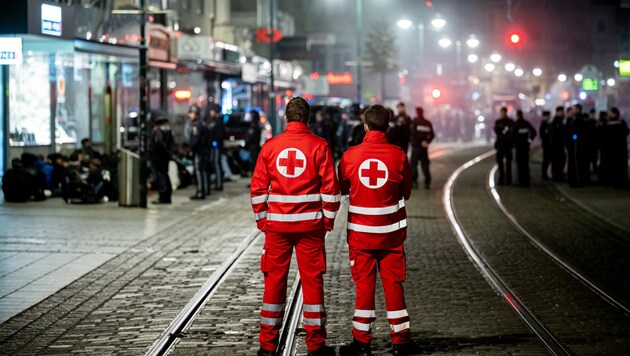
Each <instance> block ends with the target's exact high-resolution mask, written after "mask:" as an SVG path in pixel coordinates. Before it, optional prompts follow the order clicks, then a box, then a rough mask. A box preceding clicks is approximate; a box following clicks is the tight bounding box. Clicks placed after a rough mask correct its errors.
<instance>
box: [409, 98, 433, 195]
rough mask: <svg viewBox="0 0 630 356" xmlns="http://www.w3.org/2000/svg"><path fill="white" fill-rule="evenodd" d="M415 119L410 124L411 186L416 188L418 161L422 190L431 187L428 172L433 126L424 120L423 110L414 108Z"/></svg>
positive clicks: (429, 173) (429, 172)
mask: <svg viewBox="0 0 630 356" xmlns="http://www.w3.org/2000/svg"><path fill="white" fill-rule="evenodd" d="M416 115H417V116H416V117H415V118H414V119H413V121H412V122H411V182H412V183H411V184H412V187H413V188H418V160H420V164H421V165H422V174H424V188H425V189H429V188H430V187H431V171H430V170H429V144H430V143H431V141H433V138H435V134H434V132H433V125H432V124H431V122H430V121H429V120H427V119H425V118H424V110H423V109H422V108H421V107H417V108H416Z"/></svg>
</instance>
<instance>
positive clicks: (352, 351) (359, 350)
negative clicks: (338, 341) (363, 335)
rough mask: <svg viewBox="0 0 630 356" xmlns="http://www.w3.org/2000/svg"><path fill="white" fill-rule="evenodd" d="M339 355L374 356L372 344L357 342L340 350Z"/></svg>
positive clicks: (353, 341)
mask: <svg viewBox="0 0 630 356" xmlns="http://www.w3.org/2000/svg"><path fill="white" fill-rule="evenodd" d="M339 355H341V356H372V348H371V347H370V344H365V343H362V342H360V341H357V340H352V342H351V343H349V344H347V345H343V346H341V347H340V348H339Z"/></svg>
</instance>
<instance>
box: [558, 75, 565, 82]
mask: <svg viewBox="0 0 630 356" xmlns="http://www.w3.org/2000/svg"><path fill="white" fill-rule="evenodd" d="M558 81H560V82H566V81H567V75H566V74H564V73H561V74H560V75H558Z"/></svg>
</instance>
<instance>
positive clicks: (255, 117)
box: [249, 110, 260, 123]
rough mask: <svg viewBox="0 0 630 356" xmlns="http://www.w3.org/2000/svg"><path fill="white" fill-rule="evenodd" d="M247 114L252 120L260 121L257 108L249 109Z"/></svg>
mask: <svg viewBox="0 0 630 356" xmlns="http://www.w3.org/2000/svg"><path fill="white" fill-rule="evenodd" d="M249 116H250V117H251V118H252V122H255V123H258V122H259V121H260V113H259V112H258V111H257V110H252V111H250V112H249Z"/></svg>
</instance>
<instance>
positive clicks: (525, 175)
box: [512, 118, 536, 187]
mask: <svg viewBox="0 0 630 356" xmlns="http://www.w3.org/2000/svg"><path fill="white" fill-rule="evenodd" d="M535 137H536V129H534V126H532V124H530V123H529V121H527V120H525V119H523V118H520V119H518V120H516V122H515V123H514V126H512V142H514V147H515V148H516V171H517V173H518V185H519V186H521V187H529V185H530V175H529V145H530V144H531V142H532V141H533V140H534V138H535Z"/></svg>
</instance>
